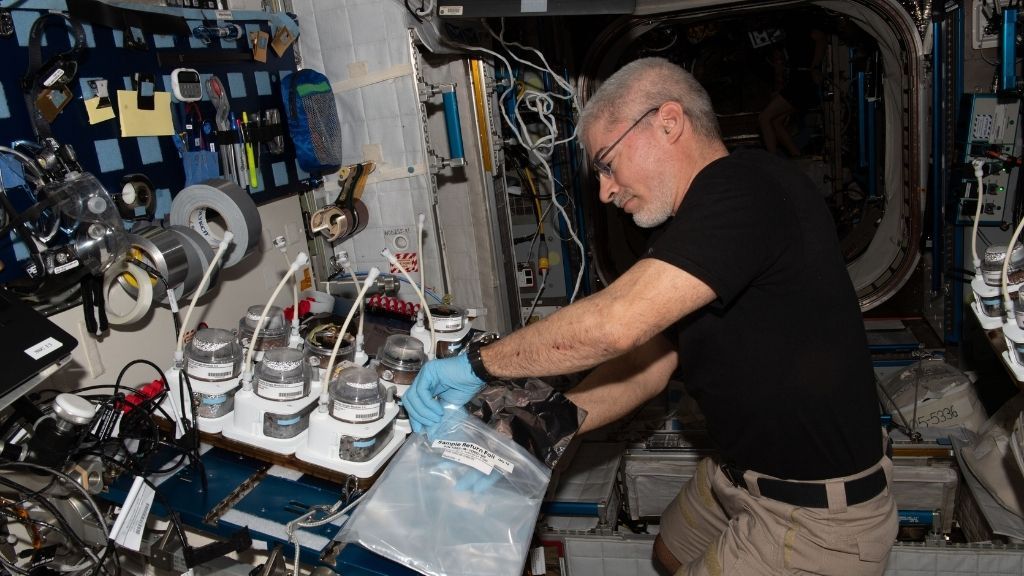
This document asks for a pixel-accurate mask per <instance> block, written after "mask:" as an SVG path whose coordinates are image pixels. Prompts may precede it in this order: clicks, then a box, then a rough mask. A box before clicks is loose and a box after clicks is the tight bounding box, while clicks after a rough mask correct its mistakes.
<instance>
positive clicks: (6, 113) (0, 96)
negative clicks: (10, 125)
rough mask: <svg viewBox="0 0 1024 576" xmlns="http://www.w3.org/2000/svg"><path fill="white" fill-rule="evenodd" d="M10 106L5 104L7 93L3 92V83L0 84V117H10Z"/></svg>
mask: <svg viewBox="0 0 1024 576" xmlns="http://www.w3.org/2000/svg"><path fill="white" fill-rule="evenodd" d="M10 117H11V107H10V106H8V105H7V93H6V92H4V85H3V84H0V118H10Z"/></svg>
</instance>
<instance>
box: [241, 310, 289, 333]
mask: <svg viewBox="0 0 1024 576" xmlns="http://www.w3.org/2000/svg"><path fill="white" fill-rule="evenodd" d="M262 313H263V304H257V305H255V306H249V309H248V310H246V312H245V316H242V319H241V320H239V321H238V332H239V333H240V334H249V335H251V334H252V333H253V332H255V331H256V325H257V324H259V321H260V315H261V314H262ZM287 331H288V323H287V322H285V320H284V310H282V309H281V307H280V306H271V307H270V309H269V310H267V319H266V320H264V321H263V327H262V328H260V336H261V337H268V336H277V335H280V334H284V333H285V332H287Z"/></svg>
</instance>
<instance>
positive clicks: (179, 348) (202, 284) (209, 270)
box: [174, 230, 234, 366]
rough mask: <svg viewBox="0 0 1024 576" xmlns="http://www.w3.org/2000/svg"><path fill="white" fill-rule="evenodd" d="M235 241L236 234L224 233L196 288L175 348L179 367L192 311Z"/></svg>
mask: <svg viewBox="0 0 1024 576" xmlns="http://www.w3.org/2000/svg"><path fill="white" fill-rule="evenodd" d="M232 240H234V234H232V233H231V231H230V230H229V231H227V232H225V233H224V237H223V238H221V240H220V245H219V246H217V253H216V254H214V255H213V260H212V261H211V262H210V265H209V266H207V267H206V272H204V273H203V279H202V280H200V281H199V286H196V291H195V294H194V295H193V296H192V302H191V303H190V304H189V306H188V312H186V313H185V320H183V321H182V323H181V333H180V334H178V343H177V345H176V346H175V348H174V364H175V365H176V366H177V365H178V364H180V363H181V360H182V359H183V358H184V357H185V353H184V352H183V348H184V347H185V334H186V333H187V332H188V321H189V320H190V319H191V318H192V311H193V310H195V309H196V301H197V300H199V296H200V295H201V294H202V293H203V291H204V290H206V285H207V284H208V283H209V282H210V276H212V275H213V271H214V270H215V269H216V268H217V266H218V265H219V264H220V260H221V258H223V257H224V253H225V252H227V251H228V246H229V245H230V244H231V241H232Z"/></svg>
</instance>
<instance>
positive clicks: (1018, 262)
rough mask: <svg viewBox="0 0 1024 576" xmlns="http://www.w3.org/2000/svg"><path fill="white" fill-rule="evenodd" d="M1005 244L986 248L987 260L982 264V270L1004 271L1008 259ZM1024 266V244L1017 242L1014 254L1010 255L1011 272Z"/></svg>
mask: <svg viewBox="0 0 1024 576" xmlns="http://www.w3.org/2000/svg"><path fill="white" fill-rule="evenodd" d="M1006 248H1007V245H1005V244H993V245H991V246H989V247H988V248H985V258H984V259H983V260H982V262H981V268H982V270H999V271H1002V269H1003V260H1005V259H1006ZM1022 266H1024V244H1021V243H1020V242H1017V243H1016V244H1014V245H1013V252H1012V253H1011V254H1010V265H1009V270H1011V271H1012V270H1017V269H1019V268H1021V267H1022Z"/></svg>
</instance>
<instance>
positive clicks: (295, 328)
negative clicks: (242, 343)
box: [253, 237, 302, 347]
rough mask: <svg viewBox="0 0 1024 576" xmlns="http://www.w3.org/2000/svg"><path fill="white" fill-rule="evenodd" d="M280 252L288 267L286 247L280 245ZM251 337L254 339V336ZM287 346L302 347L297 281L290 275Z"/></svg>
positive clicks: (289, 262) (285, 245) (289, 263)
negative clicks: (290, 288)
mask: <svg viewBox="0 0 1024 576" xmlns="http://www.w3.org/2000/svg"><path fill="white" fill-rule="evenodd" d="M279 238H280V237H279ZM275 243H276V240H275ZM280 250H281V255H282V256H284V264H285V266H290V265H291V263H292V261H291V260H289V259H288V245H287V244H284V243H282V244H281V245H280ZM253 336H254V337H255V334H254V335H253ZM293 339H298V340H299V341H298V342H297V343H296V342H293V341H292V340H293ZM288 346H289V347H292V346H299V347H301V346H302V341H301V339H299V281H298V280H296V279H295V276H294V275H292V331H291V334H290V335H289V337H288Z"/></svg>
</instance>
